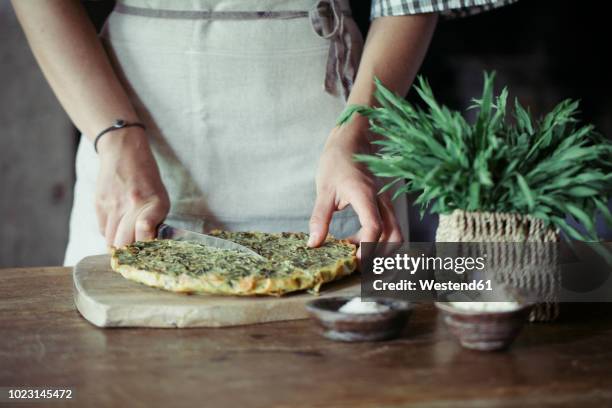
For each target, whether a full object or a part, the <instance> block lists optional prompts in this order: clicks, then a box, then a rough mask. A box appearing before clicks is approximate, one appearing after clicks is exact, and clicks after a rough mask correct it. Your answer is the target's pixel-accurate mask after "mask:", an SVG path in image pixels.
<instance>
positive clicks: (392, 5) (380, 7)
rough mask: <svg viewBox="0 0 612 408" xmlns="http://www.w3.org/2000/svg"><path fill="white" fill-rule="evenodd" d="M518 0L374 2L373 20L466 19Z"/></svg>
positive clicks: (405, 0)
mask: <svg viewBox="0 0 612 408" xmlns="http://www.w3.org/2000/svg"><path fill="white" fill-rule="evenodd" d="M516 1H518V0H372V12H371V14H370V18H371V19H375V18H377V17H383V16H405V15H408V14H420V13H440V14H441V15H443V16H445V17H450V18H453V17H465V16H470V15H473V14H478V13H480V12H483V11H487V10H492V9H495V8H497V7H501V6H505V5H508V4H511V3H514V2H516Z"/></svg>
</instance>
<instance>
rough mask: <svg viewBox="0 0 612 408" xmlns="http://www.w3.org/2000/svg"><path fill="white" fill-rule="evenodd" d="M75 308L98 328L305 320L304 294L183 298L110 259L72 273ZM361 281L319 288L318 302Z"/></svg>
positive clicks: (351, 291) (86, 263) (94, 259)
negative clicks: (119, 269)
mask: <svg viewBox="0 0 612 408" xmlns="http://www.w3.org/2000/svg"><path fill="white" fill-rule="evenodd" d="M73 281H74V302H75V304H76V307H77V309H78V310H79V312H80V313H81V315H83V317H84V318H85V319H87V320H89V321H90V322H91V323H93V324H94V325H96V326H98V327H223V326H237V325H245V324H253V323H264V322H273V321H279V320H296V319H304V318H306V317H307V315H306V310H305V308H304V305H305V304H306V302H308V301H309V300H312V299H314V298H315V296H314V295H311V294H308V293H299V294H294V295H287V296H283V297H235V296H214V295H184V294H179V293H171V292H166V291H163V290H159V289H154V288H150V287H148V286H145V285H142V284H139V283H136V282H132V281H129V280H127V279H125V278H124V277H123V276H121V275H120V274H118V273H116V272H114V271H113V270H112V269H111V268H110V259H109V256H108V255H97V256H90V257H87V258H84V259H83V260H82V261H81V262H79V263H78V264H77V265H76V266H75V267H74V271H73ZM359 292H360V285H359V276H358V275H357V276H349V277H347V278H344V279H342V280H340V281H338V282H333V283H330V284H327V285H323V287H322V289H321V294H320V295H319V296H336V295H356V296H358V295H359Z"/></svg>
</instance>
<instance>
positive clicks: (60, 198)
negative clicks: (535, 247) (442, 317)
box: [0, 0, 612, 267]
mask: <svg viewBox="0 0 612 408" xmlns="http://www.w3.org/2000/svg"><path fill="white" fill-rule="evenodd" d="M587 3H588V4H587ZM84 4H85V5H86V7H87V8H88V10H89V11H90V15H91V16H92V19H94V20H95V21H96V23H97V25H98V26H101V24H102V23H103V21H104V18H105V16H106V15H107V14H108V12H110V10H111V9H112V7H113V2H112V1H85V2H84ZM352 4H353V10H354V13H355V16H356V19H357V20H358V22H359V23H360V25H361V27H362V29H363V30H364V31H365V30H367V24H368V18H369V6H370V5H369V1H366V0H353V1H352ZM599 4H603V2H584V3H580V7H577V2H575V1H569V0H537V1H534V0H521V1H519V2H518V3H517V4H515V5H512V6H509V7H504V8H501V9H499V10H495V11H491V12H488V13H485V14H482V15H478V16H474V17H469V18H465V19H458V20H450V21H441V22H440V24H439V26H438V29H437V32H436V34H435V36H434V39H433V42H432V45H431V49H430V52H429V54H428V56H427V58H426V60H425V63H424V65H423V69H422V71H421V73H422V74H423V75H425V76H426V77H428V78H429V80H430V82H431V84H432V86H433V89H434V92H435V93H436V95H437V97H438V98H439V99H440V100H441V101H442V102H443V103H445V104H447V105H449V106H450V107H452V108H457V109H463V108H465V107H466V106H467V104H468V103H469V100H470V98H471V97H473V96H474V95H478V94H479V92H480V90H481V86H482V71H483V70H496V71H497V73H498V77H497V78H498V83H499V84H505V85H508V86H509V87H510V89H511V91H512V94H513V96H517V97H518V98H519V99H520V100H521V102H522V103H523V104H524V105H528V106H529V107H530V108H531V111H532V112H534V113H536V114H542V113H544V112H546V111H548V110H550V109H551V108H552V107H553V106H554V105H555V104H556V103H557V102H559V101H560V100H562V99H564V98H567V97H571V98H576V99H581V101H582V112H583V113H582V116H583V119H584V120H585V121H588V122H592V123H594V124H595V125H596V126H597V128H598V130H599V131H601V132H602V133H604V134H607V135H612V116H611V115H610V112H612V98H610V96H609V95H608V92H609V90H610V89H611V86H610V85H611V83H610V82H611V81H612V77H611V75H610V73H611V72H612V63H610V62H609V58H606V57H607V55H606V54H607V53H608V52H609V51H608V50H609V38H610V36H609V34H608V32H607V30H608V27H607V24H609V23H607V22H606V21H604V19H606V17H607V14H606V13H605V11H604V10H603V7H602V6H600V7H599V8H598V7H596V5H599ZM26 47H27V45H26V43H25V39H24V38H23V34H22V33H21V30H20V29H19V27H18V25H17V22H16V20H15V16H14V14H13V12H12V10H11V8H10V4H9V3H8V2H0V89H2V91H1V92H0V108H1V109H0V186H1V187H2V194H1V195H0V200H1V201H0V214H2V221H1V222H0V242H1V243H2V247H1V248H0V267H2V266H15V265H24V266H25V265H57V264H60V263H61V261H62V257H63V248H64V246H65V243H66V239H67V235H68V227H67V219H68V213H69V210H70V204H71V193H70V190H71V187H72V183H73V182H74V175H73V159H74V148H75V143H76V137H75V132H74V130H73V129H71V128H70V126H69V121H68V120H67V118H66V116H65V114H64V113H63V112H62V111H61V108H60V107H59V105H58V104H57V101H56V100H55V99H54V97H53V96H52V94H51V92H50V90H49V88H48V86H47V85H46V84H45V82H44V80H43V78H42V76H41V74H40V72H39V70H38V68H37V67H36V65H35V62H34V59H33V58H32V56H31V54H30V52H29V50H28V49H27V48H26ZM409 97H410V98H413V96H412V95H410V96H409ZM436 222H437V220H436V218H435V217H431V216H428V217H426V218H425V219H424V220H419V217H418V212H417V211H412V212H411V238H412V239H413V240H421V241H428V240H432V238H433V231H434V228H435V225H436ZM601 232H602V233H605V235H606V236H607V238H608V239H611V238H612V234H611V233H610V231H604V230H603V228H602V230H601Z"/></svg>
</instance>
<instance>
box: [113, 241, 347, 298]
mask: <svg viewBox="0 0 612 408" xmlns="http://www.w3.org/2000/svg"><path fill="white" fill-rule="evenodd" d="M211 235H215V236H217V237H220V238H223V239H227V240H230V241H234V242H237V243H239V244H241V245H244V246H246V247H249V248H251V249H253V250H254V251H255V252H257V253H258V254H260V255H262V256H263V257H264V259H260V258H258V257H254V256H252V255H249V254H247V253H243V252H238V251H234V250H227V249H218V248H213V247H209V246H206V245H203V244H200V243H197V242H194V241H173V240H153V241H147V242H135V243H133V244H130V245H127V246H125V247H122V248H118V249H113V251H112V257H111V267H112V269H113V270H115V271H116V272H119V273H120V274H121V275H123V277H125V278H126V279H129V280H133V281H136V282H140V283H143V284H145V285H148V286H152V287H156V288H160V289H165V290H169V291H173V292H184V293H191V292H203V293H212V294H220V295H240V296H248V295H274V296H280V295H283V294H285V293H289V292H294V291H299V290H305V289H312V290H313V291H315V292H318V291H319V288H320V286H321V285H322V284H324V283H326V282H330V281H333V280H335V279H338V278H340V277H342V276H346V275H349V274H351V273H352V272H353V271H354V270H355V269H356V267H357V259H356V257H355V253H356V247H355V245H353V244H351V243H349V242H348V241H343V240H337V239H334V238H332V237H328V238H327V239H326V241H325V243H324V244H323V245H321V246H320V247H319V248H309V247H307V246H306V242H307V240H308V235H307V234H304V233H287V232H284V233H279V234H269V233H262V232H225V231H213V232H212V233H211Z"/></svg>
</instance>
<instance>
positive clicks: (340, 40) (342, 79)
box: [309, 0, 361, 100]
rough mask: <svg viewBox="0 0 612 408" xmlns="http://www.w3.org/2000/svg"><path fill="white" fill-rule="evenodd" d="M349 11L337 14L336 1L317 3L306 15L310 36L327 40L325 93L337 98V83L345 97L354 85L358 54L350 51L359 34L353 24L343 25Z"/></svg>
mask: <svg viewBox="0 0 612 408" xmlns="http://www.w3.org/2000/svg"><path fill="white" fill-rule="evenodd" d="M350 15H351V13H350V11H343V10H341V6H340V5H339V1H338V0H319V1H318V2H317V4H316V5H315V7H314V8H313V9H312V10H311V11H310V13H309V17H310V22H311V24H312V28H313V30H314V32H315V33H316V34H317V35H318V36H319V37H321V38H324V39H327V40H330V42H331V43H330V46H329V55H328V57H327V68H326V72H325V82H324V88H325V91H326V92H327V93H329V94H331V95H337V84H338V83H340V85H341V91H342V96H343V97H344V99H345V100H346V99H348V96H349V94H350V92H351V88H352V87H353V83H354V81H355V75H356V72H357V66H358V64H359V61H358V60H357V58H359V54H360V53H361V52H360V50H359V52H355V51H356V50H354V49H353V46H354V44H357V43H358V42H356V41H355V39H357V38H359V36H360V35H361V33H359V31H358V30H357V28H356V26H355V25H354V24H348V25H347V24H344V17H345V16H350Z"/></svg>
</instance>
